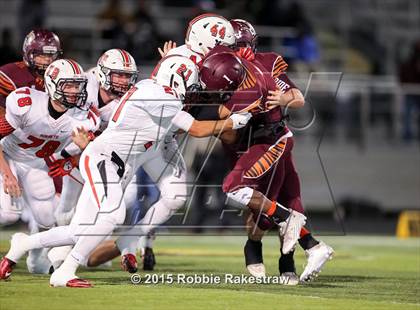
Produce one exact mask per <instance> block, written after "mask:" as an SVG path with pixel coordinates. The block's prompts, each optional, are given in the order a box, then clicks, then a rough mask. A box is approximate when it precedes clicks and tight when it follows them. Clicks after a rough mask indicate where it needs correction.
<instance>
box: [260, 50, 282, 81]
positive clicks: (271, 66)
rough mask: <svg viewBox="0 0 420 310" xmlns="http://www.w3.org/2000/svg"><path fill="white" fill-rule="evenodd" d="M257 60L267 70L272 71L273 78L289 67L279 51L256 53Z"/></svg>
mask: <svg viewBox="0 0 420 310" xmlns="http://www.w3.org/2000/svg"><path fill="white" fill-rule="evenodd" d="M255 60H256V61H259V62H260V63H261V64H262V65H263V66H264V68H266V69H267V71H269V72H271V76H272V77H273V78H276V77H278V76H279V75H280V74H282V73H284V72H286V70H287V67H288V64H287V63H286V62H285V61H284V59H283V57H282V56H280V55H279V54H277V53H256V54H255Z"/></svg>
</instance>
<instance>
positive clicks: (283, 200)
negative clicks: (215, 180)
mask: <svg viewBox="0 0 420 310" xmlns="http://www.w3.org/2000/svg"><path fill="white" fill-rule="evenodd" d="M293 145H294V140H293V138H287V142H286V146H285V149H284V152H283V154H282V155H281V157H280V158H279V159H278V161H277V162H276V163H274V164H273V165H272V166H271V167H270V168H269V169H268V170H267V171H266V172H265V173H264V174H263V175H261V176H260V177H258V178H249V177H246V176H245V174H246V173H247V171H248V170H249V169H250V168H251V167H252V166H253V165H254V163H255V162H257V161H258V160H259V159H260V158H261V157H262V156H263V155H264V154H265V153H266V152H267V151H268V149H269V148H270V146H271V145H270V144H255V145H252V146H251V147H250V148H249V149H248V150H247V151H246V152H245V153H244V154H243V155H241V157H240V158H239V159H238V160H237V162H236V164H235V166H234V168H233V169H232V171H231V172H230V173H229V174H228V175H227V176H226V178H225V179H224V182H223V191H224V192H225V193H227V192H232V191H235V190H238V189H240V188H243V187H251V188H253V189H255V190H257V191H259V192H261V193H262V194H264V195H265V196H266V197H267V198H268V199H270V200H276V201H277V202H279V203H280V204H282V205H283V206H284V207H286V208H290V209H292V210H295V211H298V212H300V213H304V210H303V206H302V200H301V197H300V181H299V176H298V174H297V172H296V169H295V165H294V163H293V159H292V149H293Z"/></svg>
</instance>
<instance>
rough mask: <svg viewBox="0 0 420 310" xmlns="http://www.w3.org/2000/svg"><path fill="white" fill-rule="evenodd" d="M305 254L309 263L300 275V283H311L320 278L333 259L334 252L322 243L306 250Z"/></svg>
mask: <svg viewBox="0 0 420 310" xmlns="http://www.w3.org/2000/svg"><path fill="white" fill-rule="evenodd" d="M305 254H306V257H307V259H308V263H307V264H306V266H305V269H304V270H303V272H302V274H301V275H300V282H309V281H311V280H313V279H314V278H316V277H318V275H319V273H320V272H321V269H322V267H323V266H324V265H325V263H326V262H327V261H328V260H330V259H332V256H333V254H334V250H333V249H332V248H331V247H330V246H328V245H326V244H325V243H324V242H322V241H321V242H320V243H319V244H317V245H316V246H314V247H312V248H310V249H309V250H306V251H305Z"/></svg>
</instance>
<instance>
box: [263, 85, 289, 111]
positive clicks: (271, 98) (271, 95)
mask: <svg viewBox="0 0 420 310" xmlns="http://www.w3.org/2000/svg"><path fill="white" fill-rule="evenodd" d="M287 104H288V100H287V96H285V95H284V93H283V92H282V91H281V90H280V89H279V88H277V89H276V90H269V91H268V96H267V102H266V105H267V108H268V109H273V108H275V107H278V106H280V107H285V106H287Z"/></svg>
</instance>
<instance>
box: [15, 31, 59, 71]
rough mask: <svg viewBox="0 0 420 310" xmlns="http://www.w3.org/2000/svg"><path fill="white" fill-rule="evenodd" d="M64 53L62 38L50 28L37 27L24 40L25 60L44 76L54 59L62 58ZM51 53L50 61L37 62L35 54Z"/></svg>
mask: <svg viewBox="0 0 420 310" xmlns="http://www.w3.org/2000/svg"><path fill="white" fill-rule="evenodd" d="M61 54H62V50H61V44H60V39H59V38H58V36H57V35H56V34H55V33H54V32H51V31H49V30H45V29H36V30H32V31H31V32H30V33H28V35H27V36H26V37H25V41H24V42H23V61H24V62H25V64H26V65H27V66H28V67H29V68H30V69H31V70H32V71H34V72H35V73H36V74H38V75H39V76H41V77H43V76H44V73H45V70H46V69H47V67H48V66H49V65H50V63H52V62H53V61H54V60H57V59H58V58H60V56H61ZM37 55H50V56H51V61H49V63H43V64H37V63H35V56H37Z"/></svg>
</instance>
